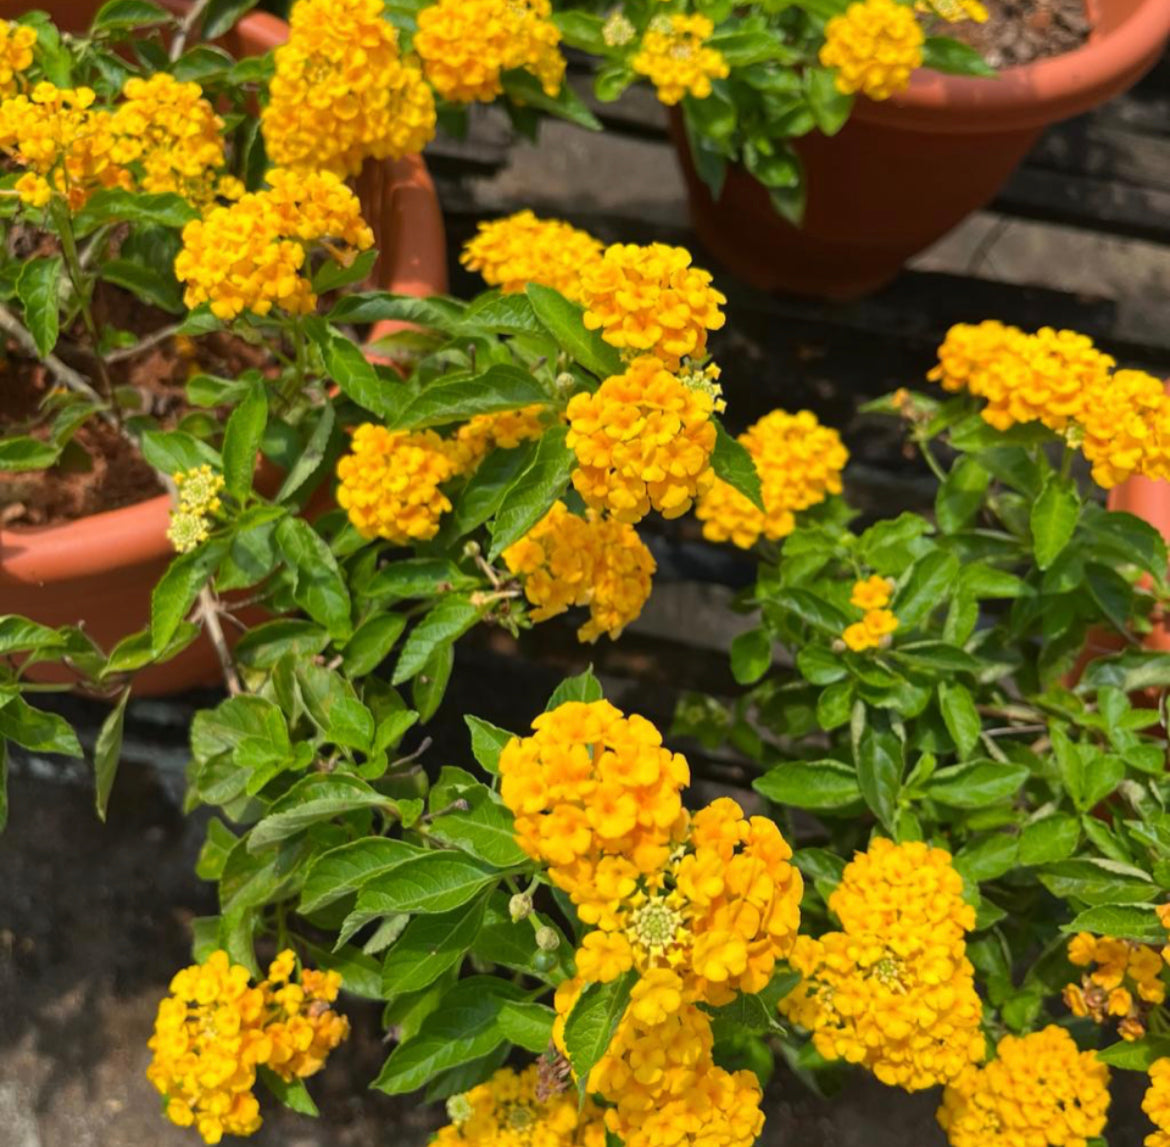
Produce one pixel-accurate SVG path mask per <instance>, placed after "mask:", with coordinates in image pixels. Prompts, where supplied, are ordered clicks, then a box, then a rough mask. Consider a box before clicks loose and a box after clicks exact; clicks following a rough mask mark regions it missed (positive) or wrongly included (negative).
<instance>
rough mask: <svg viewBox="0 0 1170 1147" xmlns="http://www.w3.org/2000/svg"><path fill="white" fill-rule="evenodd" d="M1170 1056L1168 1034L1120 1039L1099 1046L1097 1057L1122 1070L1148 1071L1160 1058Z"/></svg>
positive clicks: (1169, 1037)
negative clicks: (1136, 1038)
mask: <svg viewBox="0 0 1170 1147" xmlns="http://www.w3.org/2000/svg"><path fill="white" fill-rule="evenodd" d="M1168 1056H1170V1036H1165V1035H1148V1036H1145V1037H1144V1038H1143V1039H1139V1040H1121V1041H1120V1042H1118V1043H1115V1044H1110V1045H1109V1047H1104V1048H1101V1050H1100V1051H1098V1052H1097V1058H1098V1059H1099V1060H1100V1061H1101V1062H1102V1063H1104V1064H1108V1065H1109V1066H1110V1067H1117V1068H1120V1069H1121V1070H1122V1071H1147V1072H1148V1071H1149V1070H1150V1068H1151V1067H1152V1066H1153V1065H1154V1064H1155V1063H1156V1062H1157V1061H1158V1060H1160V1059H1165V1058H1167V1057H1168Z"/></svg>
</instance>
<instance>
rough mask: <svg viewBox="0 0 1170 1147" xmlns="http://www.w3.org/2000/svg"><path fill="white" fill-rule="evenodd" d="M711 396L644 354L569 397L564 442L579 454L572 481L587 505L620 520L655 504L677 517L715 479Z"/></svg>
mask: <svg viewBox="0 0 1170 1147" xmlns="http://www.w3.org/2000/svg"><path fill="white" fill-rule="evenodd" d="M712 409H713V400H712V398H711V395H710V394H708V393H706V392H704V391H702V390H695V389H692V388H690V387H688V386H686V385H684V384H683V383H682V382H680V381H679V380H678V379H677V378H676V377H675V376H674V375H673V374H671V373H670V371H669V370H668V369H667V368H666V367H665V366H664V365H663V363H662V362H660V361H659V360H658V359H656V358H652V357H650V356H643V357H641V358H636V359H634V361H633V362H632V363H630V365H629V367H628V369H627V370H626V372H625V373H624V374H619V375H615V376H614V377H612V378H607V379H606V380H605V382H603V383H602V384H601V386H600V387H599V388H598V390H597V392H596V393H594V394H590V393H588V392H587V391H583V392H582V393H580V394H576V395H574V396H573V398H572V399H571V400H570V402H569V406H568V410H567V412H566V414H567V417H568V420H569V434H568V437H567V439H566V443H567V444H568V446H569V448H570V449H571V450H573V451H574V453H575V454H576V455H577V469H576V470H574V471H573V485H574V486H575V487H576V489H577V492H578V493H579V494H580V495H581V497H582V498H584V499H585V502H586V504H587V505H589V506H592V507H593V508H594V509H596V510H604V511H607V512H608V513H609V514H611V515H612V516H613V517H615V518H617V519H618V520H619V521H622V522H629V523H631V524H632V523H635V522H639V521H641V519H642V518H644V517H645V516H646V515H647V514H648V513H649V512H650V510H651V509H652V508H653V509H655V510H657V511H658V512H659V513H661V514H662V515H663V516H664V517H667V518H677V517H679V516H681V515H682V514H685V513H686V512H687V510H689V509H690V508H691V505H692V503H693V501H694V499H695V497H696V495H699V494H701V493H703V492H704V491H705V490H706V489H707V487H708V486H709V485H710V484H711V482H712V481H714V477H715V476H714V472H713V471H712V470H711V452H712V451H713V450H714V449H715V424H714V423H713V422H712V421H711V413H712Z"/></svg>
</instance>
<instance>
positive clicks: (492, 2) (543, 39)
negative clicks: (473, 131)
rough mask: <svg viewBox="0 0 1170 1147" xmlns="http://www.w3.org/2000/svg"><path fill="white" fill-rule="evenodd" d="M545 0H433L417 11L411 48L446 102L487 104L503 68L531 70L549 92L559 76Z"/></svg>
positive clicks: (561, 67) (554, 31)
mask: <svg viewBox="0 0 1170 1147" xmlns="http://www.w3.org/2000/svg"><path fill="white" fill-rule="evenodd" d="M560 42H561V33H560V31H559V30H558V28H557V26H556V24H554V23H553V21H552V5H551V3H550V2H549V0H438V3H436V4H431V5H430V6H428V7H426V8H423V9H422V11H421V12H419V14H418V33H417V34H416V35H415V38H414V50H415V51H416V52H418V54H419V56H420V57H422V62H423V70H424V72H425V73H426V77H427V79H428V80H430V82H431V83H432V84H433V85H434V88H435V91H436V92H438V93H439V95H440V96H442V97H443V99H445V100H450V101H451V102H452V103H471V102H472V101H474V100H481V101H483V102H485V103H490V102H491V101H492V100H494V99H495V98H496V97H497V96H498V95H500V94H501V93H502V92H503V90H504V88H503V84H502V82H501V79H500V77H501V74H502V73H503V72H508V71H512V70H513V69H516V68H523V69H524V70H526V71H528V72H531V73H532V75H534V76H535V77H536V78H537V79H538V80H539V81H540V84H541V87H543V89H544V91H545V94H546V95H549V96H555V95H556V94H557V93H558V92H559V91H560V90H561V83H562V81H563V79H564V75H565V58H564V56H563V55H561V50H560Z"/></svg>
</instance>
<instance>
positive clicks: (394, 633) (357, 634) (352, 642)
mask: <svg viewBox="0 0 1170 1147" xmlns="http://www.w3.org/2000/svg"><path fill="white" fill-rule="evenodd" d="M405 628H406V618H405V617H403V616H402V614H400V613H375V614H372V615H371V616H370V617H367V618H366V620H365V621H363V622H362V623H361V625H359V626H358V627H357V629H356V630H354V634H353V636H352V637H351V638H350V639H349V640H348V641H347V642H346V643H345V651H344V653H343V654H342V658H343V661H342V664H343V665H344V666H345V671H346V673H348V674H349V676H350V677H352V678H357V677H365V676H367V675H368V674H370V673H373V671H374V670H375V669H377V668H378V666H379V665H381V664H382V662H383V661H385V660H386V658H387V657H388V656H389V655H390V650H391V649H393V648H394V643H395V642H396V641H397V640H398V639H399V637H401V636H402V631H403V630H404V629H405Z"/></svg>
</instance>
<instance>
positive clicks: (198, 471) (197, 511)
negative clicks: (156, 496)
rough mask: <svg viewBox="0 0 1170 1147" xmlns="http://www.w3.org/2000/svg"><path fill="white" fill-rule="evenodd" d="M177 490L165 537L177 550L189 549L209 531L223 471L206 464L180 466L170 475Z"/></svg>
mask: <svg viewBox="0 0 1170 1147" xmlns="http://www.w3.org/2000/svg"><path fill="white" fill-rule="evenodd" d="M173 478H174V482H175V486H176V487H177V488H178V491H179V504H178V505H177V506H176V507H175V508H174V509H173V510H171V523H170V525H169V526H168V527H167V540H168V541H169V542H170V543H171V545H172V546H174V547H175V552H176V553H180V554H186V553H190V552H191V551H192V550H193V549H196V548H197V547H198V546H199V545H200V544H201V543H203V542H205V541H207V538H208V536H209V535H210V523H211V517H212V515H213V514H215V513H217V512H218V511H219V509H220V506H221V505H222V503H221V502H220V498H219V495H220V492H221V491H222V490H223V486H224V481H223V475H222V474H217V473H216V472H215V471H214V470H212V468H211V467H210V466H208V465H206V464H205V465H203V466H197V467H195V468H194V469H191V470H180V471H178V472H177V473H176V474H174V475H173Z"/></svg>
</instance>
